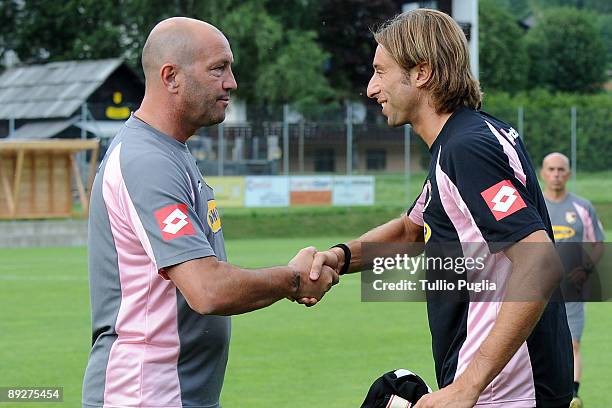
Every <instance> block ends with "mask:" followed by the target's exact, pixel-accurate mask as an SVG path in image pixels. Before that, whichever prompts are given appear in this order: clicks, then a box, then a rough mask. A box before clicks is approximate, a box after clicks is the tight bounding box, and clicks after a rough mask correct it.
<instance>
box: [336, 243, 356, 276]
mask: <svg viewBox="0 0 612 408" xmlns="http://www.w3.org/2000/svg"><path fill="white" fill-rule="evenodd" d="M332 248H340V249H341V250H342V252H344V265H342V270H341V271H340V275H344V274H345V273H347V272H348V270H349V266H350V265H351V249H350V248H349V247H348V245H346V244H336V245H334V246H333V247H332Z"/></svg>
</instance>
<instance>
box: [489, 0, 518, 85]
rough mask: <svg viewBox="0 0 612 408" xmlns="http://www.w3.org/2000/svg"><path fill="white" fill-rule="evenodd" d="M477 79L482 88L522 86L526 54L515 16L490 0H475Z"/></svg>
mask: <svg viewBox="0 0 612 408" xmlns="http://www.w3.org/2000/svg"><path fill="white" fill-rule="evenodd" d="M478 19H479V22H478V27H479V33H478V40H479V49H480V50H479V59H480V61H479V65H480V82H481V84H482V88H483V90H484V91H485V92H488V91H506V92H511V93H514V92H517V91H520V90H523V89H524V88H525V85H526V84H527V72H528V62H529V61H528V57H527V50H526V48H525V46H524V44H523V41H522V37H523V31H522V29H521V28H520V27H519V25H518V23H517V20H516V17H515V16H514V15H512V14H511V13H510V12H509V11H507V10H504V9H503V8H501V7H499V6H498V4H496V3H495V2H494V1H492V0H484V1H481V2H480V3H479V10H478Z"/></svg>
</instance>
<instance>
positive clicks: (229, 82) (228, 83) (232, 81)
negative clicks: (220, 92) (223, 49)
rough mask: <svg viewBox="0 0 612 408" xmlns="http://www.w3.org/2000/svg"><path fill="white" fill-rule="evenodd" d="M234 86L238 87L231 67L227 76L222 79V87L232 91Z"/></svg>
mask: <svg viewBox="0 0 612 408" xmlns="http://www.w3.org/2000/svg"><path fill="white" fill-rule="evenodd" d="M236 88H238V83H237V82H236V78H235V77H234V73H233V72H232V69H231V68H230V69H229V77H228V78H227V79H226V80H225V81H223V89H227V90H230V91H233V90H234V89H236Z"/></svg>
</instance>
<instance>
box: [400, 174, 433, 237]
mask: <svg viewBox="0 0 612 408" xmlns="http://www.w3.org/2000/svg"><path fill="white" fill-rule="evenodd" d="M430 185H431V184H430V182H429V180H427V181H426V182H425V184H423V190H422V191H421V194H419V196H418V197H417V198H416V200H414V202H413V203H412V205H411V206H410V208H409V209H408V211H406V215H407V216H408V218H409V219H410V221H412V222H414V223H415V224H417V225H420V226H421V227H422V226H423V224H424V221H423V210H424V208H425V204H426V202H427V200H428V199H429V198H430V197H429V195H430V194H431V187H430Z"/></svg>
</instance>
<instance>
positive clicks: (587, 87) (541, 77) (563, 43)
mask: <svg viewBox="0 0 612 408" xmlns="http://www.w3.org/2000/svg"><path fill="white" fill-rule="evenodd" d="M593 20H594V18H593V17H592V16H591V15H590V14H589V13H586V12H584V11H580V10H576V9H571V8H556V9H549V10H546V11H544V12H543V13H542V16H541V17H540V18H538V21H537V24H536V26H535V27H533V28H532V29H531V30H530V31H529V32H528V33H527V36H526V40H527V50H528V53H529V58H530V67H529V86H530V87H543V88H547V89H550V90H556V91H563V92H593V91H596V90H598V89H600V87H601V84H602V82H603V81H604V78H605V65H606V57H605V55H604V46H603V42H602V40H601V37H600V35H599V32H598V30H597V27H596V26H595V24H594V23H593Z"/></svg>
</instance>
